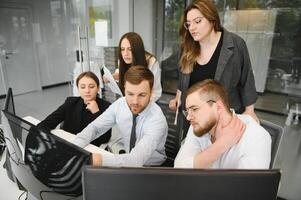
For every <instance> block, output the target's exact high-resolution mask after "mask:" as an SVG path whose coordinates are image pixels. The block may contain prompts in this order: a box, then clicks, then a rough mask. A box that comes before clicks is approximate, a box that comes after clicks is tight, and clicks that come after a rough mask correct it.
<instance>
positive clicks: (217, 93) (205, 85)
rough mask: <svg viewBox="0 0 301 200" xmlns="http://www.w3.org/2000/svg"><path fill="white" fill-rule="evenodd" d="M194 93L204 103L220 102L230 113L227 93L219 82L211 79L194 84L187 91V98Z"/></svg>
mask: <svg viewBox="0 0 301 200" xmlns="http://www.w3.org/2000/svg"><path fill="white" fill-rule="evenodd" d="M194 92H198V94H199V95H200V98H202V99H204V100H205V101H208V100H214V101H217V100H221V101H222V102H223V104H224V106H225V108H226V109H227V110H228V111H229V112H230V105H229V100H228V95H227V92H226V90H225V89H224V87H223V86H222V84H220V83H219V82H217V81H215V80H212V79H206V80H203V81H200V82H198V83H195V84H193V85H192V86H191V87H190V88H189V89H188V91H187V96H188V95H190V94H192V93H194Z"/></svg>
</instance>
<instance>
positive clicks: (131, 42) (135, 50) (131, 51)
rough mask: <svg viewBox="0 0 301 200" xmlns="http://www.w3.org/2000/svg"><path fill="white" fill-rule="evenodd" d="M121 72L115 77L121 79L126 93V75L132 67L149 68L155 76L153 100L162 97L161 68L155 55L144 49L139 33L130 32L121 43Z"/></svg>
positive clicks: (119, 52) (119, 51) (120, 82)
mask: <svg viewBox="0 0 301 200" xmlns="http://www.w3.org/2000/svg"><path fill="white" fill-rule="evenodd" d="M118 56H119V72H117V73H115V74H114V75H113V76H114V78H115V79H119V86H120V88H121V91H122V92H124V74H125V72H127V70H128V69H129V68H130V67H131V66H135V65H141V66H144V67H148V68H149V69H150V70H151V72H152V73H153V74H154V78H155V80H154V86H153V94H152V100H154V101H157V100H158V99H159V98H160V97H161V95H162V87H161V68H160V66H159V62H158V61H157V59H156V58H155V56H154V55H152V54H151V53H149V52H147V51H146V50H145V49H144V44H143V41H142V38H141V37H140V35H139V34H138V33H135V32H128V33H126V34H124V35H123V36H122V37H121V38H120V41H119V47H118Z"/></svg>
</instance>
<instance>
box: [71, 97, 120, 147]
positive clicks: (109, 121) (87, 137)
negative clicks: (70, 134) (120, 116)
mask: <svg viewBox="0 0 301 200" xmlns="http://www.w3.org/2000/svg"><path fill="white" fill-rule="evenodd" d="M118 102H119V101H115V103H113V104H112V105H111V106H110V107H109V108H108V109H107V110H106V111H105V112H103V113H102V114H101V115H100V116H98V117H97V118H96V119H95V120H94V121H93V122H91V123H90V124H89V125H88V126H87V127H86V128H85V129H84V130H82V131H81V132H80V133H79V134H77V135H76V137H75V139H74V141H73V143H74V144H75V145H77V146H80V147H82V148H84V147H86V146H87V145H88V144H89V143H90V142H91V141H93V140H95V139H96V138H98V137H100V136H101V135H103V134H104V133H105V132H107V131H108V130H109V129H110V128H112V127H113V126H114V124H115V122H116V110H117V107H118V106H117V105H116V104H118Z"/></svg>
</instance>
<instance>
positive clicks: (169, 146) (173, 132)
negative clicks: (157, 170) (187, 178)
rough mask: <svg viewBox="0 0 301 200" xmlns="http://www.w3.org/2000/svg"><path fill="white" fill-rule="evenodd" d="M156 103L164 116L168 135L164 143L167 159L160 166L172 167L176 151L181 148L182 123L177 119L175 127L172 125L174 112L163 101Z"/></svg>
mask: <svg viewBox="0 0 301 200" xmlns="http://www.w3.org/2000/svg"><path fill="white" fill-rule="evenodd" d="M157 103H158V105H159V106H160V107H161V109H162V111H163V113H164V115H165V116H166V119H167V124H168V134H167V138H166V142H165V153H166V156H167V159H166V161H165V162H164V163H163V164H162V166H163V167H173V165H174V159H175V158H176V156H177V154H178V151H179V149H180V146H181V141H182V138H183V133H182V126H183V122H182V121H181V118H180V117H178V120H177V125H175V124H174V120H175V112H172V111H171V110H170V109H169V107H168V103H167V102H163V101H158V102H157ZM179 115H180V113H179Z"/></svg>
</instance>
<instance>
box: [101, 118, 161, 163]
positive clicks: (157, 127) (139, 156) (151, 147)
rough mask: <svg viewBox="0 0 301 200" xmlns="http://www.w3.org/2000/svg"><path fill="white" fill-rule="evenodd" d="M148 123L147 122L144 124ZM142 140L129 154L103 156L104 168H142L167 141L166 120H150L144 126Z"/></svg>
mask: <svg viewBox="0 0 301 200" xmlns="http://www.w3.org/2000/svg"><path fill="white" fill-rule="evenodd" d="M144 123H146V122H144ZM142 131H143V132H142V135H143V136H142V138H141V139H140V141H139V142H138V143H136V145H135V147H134V148H133V149H132V150H131V152H130V153H127V154H119V155H116V154H115V155H109V154H108V155H106V154H104V155H102V156H103V166H116V167H120V166H125V167H142V166H143V165H144V164H145V163H146V162H147V161H148V160H149V159H150V158H151V156H152V155H153V154H154V153H155V151H156V149H157V148H158V145H159V144H160V143H161V142H162V141H165V140H166V136H167V123H166V120H164V119H159V118H156V120H150V121H148V122H147V124H145V125H144V126H143V129H142Z"/></svg>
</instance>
